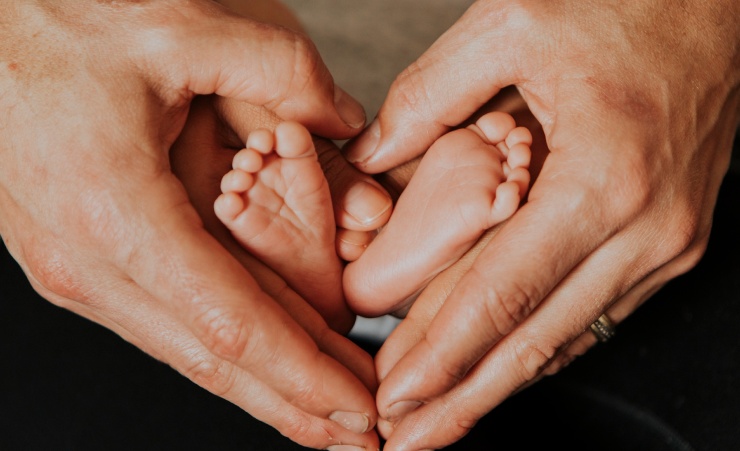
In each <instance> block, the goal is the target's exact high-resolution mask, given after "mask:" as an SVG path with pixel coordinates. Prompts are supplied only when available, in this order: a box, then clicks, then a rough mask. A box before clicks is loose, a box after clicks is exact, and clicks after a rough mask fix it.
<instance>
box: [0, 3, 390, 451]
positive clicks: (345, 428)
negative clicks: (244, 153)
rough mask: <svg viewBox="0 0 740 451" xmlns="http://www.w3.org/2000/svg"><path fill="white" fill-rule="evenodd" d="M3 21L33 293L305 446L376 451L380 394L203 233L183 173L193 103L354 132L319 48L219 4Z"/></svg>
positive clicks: (18, 242)
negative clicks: (174, 149)
mask: <svg viewBox="0 0 740 451" xmlns="http://www.w3.org/2000/svg"><path fill="white" fill-rule="evenodd" d="M1 9H2V14H0V42H2V44H1V45H0V108H1V109H2V110H3V111H4V112H5V115H4V117H3V119H2V121H0V136H1V137H2V144H0V155H1V156H2V160H3V165H2V168H1V169H0V211H2V215H0V234H2V237H3V239H4V241H5V243H6V245H7V247H8V249H9V250H10V251H11V253H12V254H13V256H14V257H15V258H16V259H17V260H18V262H19V263H20V265H21V266H22V268H23V270H24V271H25V273H26V274H27V276H28V277H29V279H30V281H31V283H32V284H33V286H34V287H35V289H37V290H38V291H39V293H41V294H42V295H43V296H44V297H45V298H47V299H49V300H50V301H51V302H53V303H55V304H57V305H60V306H62V307H64V308H67V309H70V310H72V311H74V312H77V313H79V314H80V315H82V316H84V317H86V318H89V319H91V320H93V321H96V322H98V323H100V324H102V325H103V326H106V327H108V328H110V329H112V330H113V331H115V332H116V333H118V334H119V335H121V336H122V337H123V338H125V339H126V340H128V341H130V342H132V343H133V344H135V345H137V346H139V347H140V348H141V349H143V350H144V351H146V352H148V353H149V354H151V355H152V356H154V357H156V358H158V359H160V360H162V361H165V362H167V363H168V364H170V365H171V366H172V367H174V368H175V369H176V370H178V371H179V372H181V373H182V374H184V375H185V376H187V377H188V378H190V379H191V380H193V381H194V382H195V383H197V384H199V385H201V386H203V387H204V388H206V389H208V390H210V391H211V392H213V393H215V394H217V395H219V396H222V397H223V398H225V399H227V400H229V401H231V402H233V403H235V404H236V405H238V406H240V407H242V408H243V409H245V410H246V411H248V412H249V413H251V414H252V415H253V416H255V417H256V418H258V419H260V420H262V421H265V422H266V423H268V424H270V425H272V426H274V427H275V428H277V429H278V430H279V431H280V432H281V433H283V434H284V435H286V436H288V437H289V438H291V439H293V440H294V441H296V442H298V443H300V444H303V445H305V446H310V447H315V448H327V447H330V446H336V445H338V444H339V443H342V444H343V445H342V446H345V445H355V446H357V447H358V448H357V449H377V446H378V444H377V436H376V435H375V433H374V432H369V433H367V432H366V430H368V429H371V428H372V427H373V425H374V423H375V416H376V414H375V413H374V412H375V408H374V403H373V398H372V396H371V394H370V392H369V390H368V388H366V387H365V385H364V384H363V383H362V382H361V380H360V379H359V378H358V377H357V376H355V375H354V374H353V373H352V371H350V370H349V369H347V368H346V367H345V366H344V365H342V364H340V363H339V362H337V360H335V359H334V358H332V357H330V356H329V355H328V354H327V353H325V352H322V350H321V349H320V347H319V346H318V345H317V344H316V342H315V341H314V340H313V339H312V336H311V334H309V333H308V332H306V330H304V328H302V327H301V326H300V325H299V324H298V323H297V322H296V321H295V320H294V319H293V318H292V317H291V315H290V314H288V313H287V312H286V311H285V310H284V309H283V308H282V307H281V306H280V305H279V304H278V303H277V302H276V301H275V300H274V299H273V298H272V297H270V296H269V295H268V294H267V293H266V292H265V291H264V290H263V289H262V288H261V287H260V285H259V284H258V283H257V281H256V280H255V279H254V278H253V277H252V276H251V275H250V274H249V273H248V272H247V271H246V270H245V268H244V267H243V266H242V265H241V264H240V263H239V261H237V260H236V259H235V258H234V257H232V256H231V255H230V254H229V253H228V252H227V250H226V249H224V247H222V246H221V245H220V244H219V243H218V242H217V241H216V240H215V239H214V238H213V237H212V236H211V235H210V234H209V233H208V232H207V231H206V230H205V229H204V227H203V224H202V222H201V220H200V218H199V217H198V214H197V212H196V211H195V209H194V208H193V206H192V205H191V204H190V202H189V200H188V196H187V193H186V191H185V189H184V188H183V186H182V184H181V183H180V182H179V180H178V179H177V178H176V177H175V176H174V175H173V174H172V173H171V171H170V165H169V160H168V150H169V148H170V145H171V144H172V142H173V141H174V139H175V138H176V136H177V135H178V134H179V132H180V129H181V128H182V126H183V124H184V122H185V119H186V116H187V112H188V106H189V103H190V100H191V98H192V97H193V95H195V94H209V93H218V94H220V95H222V96H226V97H234V98H238V99H241V100H245V101H249V102H251V103H253V104H257V105H263V106H265V107H267V108H268V109H270V110H272V111H275V112H276V113H277V114H279V115H280V116H282V117H284V118H289V119H295V120H298V121H300V122H302V123H304V124H306V126H307V127H309V128H310V129H311V130H312V131H313V132H315V133H317V134H321V135H323V136H328V137H332V138H347V137H350V136H352V135H353V134H355V133H356V130H357V127H358V126H360V125H361V124H362V123H363V117H364V116H363V112H362V109H361V108H360V107H359V105H357V104H356V102H354V101H353V100H352V99H351V98H349V97H348V96H347V95H346V94H343V92H342V91H341V90H339V89H335V88H334V86H333V81H332V79H331V76H330V75H329V73H328V71H327V70H326V68H325V66H324V65H323V63H322V62H321V60H320V58H319V56H318V54H317V52H316V50H315V48H314V47H313V46H312V45H311V43H310V42H309V41H308V40H307V39H306V38H305V37H304V36H302V35H299V34H296V33H293V32H290V31H288V30H286V29H281V28H276V27H271V26H268V25H264V24H259V23H256V22H253V21H250V20H246V19H242V18H239V17H237V16H234V15H231V14H229V13H227V12H226V11H225V10H224V9H222V8H221V7H220V6H217V5H216V4H215V3H212V2H209V1H187V2H186V1H177V0H173V1H167V2H159V1H156V2H155V1H150V2H108V3H106V2H97V1H93V0H83V1H80V0H74V1H72V0H60V1H56V2H45V1H42V0H38V1H32V0H10V1H7V2H4V3H3V6H2V7H1ZM348 124H349V125H348ZM326 330H327V328H326V326H325V325H323V326H317V327H315V328H314V329H313V330H312V331H311V333H312V334H314V335H316V334H317V331H318V332H322V331H324V332H325V331H326ZM338 338H339V337H337V336H335V337H328V338H326V341H337V340H338ZM327 347H328V346H324V345H322V348H327ZM339 449H349V448H344V447H342V448H339Z"/></svg>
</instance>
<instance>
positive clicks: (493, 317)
mask: <svg viewBox="0 0 740 451" xmlns="http://www.w3.org/2000/svg"><path fill="white" fill-rule="evenodd" d="M478 279H480V280H479V281H478V283H479V284H480V285H479V286H485V287H486V290H485V291H484V294H483V296H484V299H483V306H484V308H485V314H486V316H487V320H488V321H487V323H488V325H489V326H490V327H491V330H490V331H489V333H493V334H495V337H500V336H503V335H505V334H507V333H509V332H510V331H511V330H512V329H513V328H514V327H515V326H516V325H517V324H519V323H520V322H522V321H523V320H524V319H525V318H526V317H527V316H528V315H529V314H530V312H531V311H532V310H533V309H534V307H535V306H536V304H537V300H538V299H540V297H539V296H538V294H537V293H536V292H534V287H531V286H529V285H528V286H523V285H519V284H517V283H516V282H514V281H509V282H507V283H505V284H503V283H501V284H498V283H497V284H491V283H488V282H486V279H485V277H483V276H482V275H480V274H479V273H478ZM495 337H494V338H495Z"/></svg>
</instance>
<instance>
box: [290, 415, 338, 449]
mask: <svg viewBox="0 0 740 451" xmlns="http://www.w3.org/2000/svg"><path fill="white" fill-rule="evenodd" d="M278 431H280V433H281V434H282V435H284V436H286V437H289V438H290V439H291V440H293V441H294V442H296V443H300V444H303V445H304V446H311V445H314V446H315V445H317V444H318V446H321V444H319V443H318V442H319V441H320V438H319V437H317V435H319V434H317V433H316V430H315V428H314V425H313V423H312V421H311V420H310V419H309V418H307V415H306V416H301V418H298V419H297V421H289V422H286V423H284V424H282V425H281V426H280V427H278ZM324 436H325V437H324V440H323V443H329V441H330V440H331V435H330V434H329V433H328V431H324Z"/></svg>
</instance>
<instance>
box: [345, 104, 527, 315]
mask: <svg viewBox="0 0 740 451" xmlns="http://www.w3.org/2000/svg"><path fill="white" fill-rule="evenodd" d="M531 143H532V135H531V133H530V132H529V131H528V130H527V129H526V128H523V127H516V123H515V122H514V119H513V118H512V117H511V116H510V115H508V114H506V113H501V112H494V113H488V114H486V115H484V116H482V117H481V118H480V119H479V120H478V121H477V122H476V123H475V124H473V125H470V126H469V127H467V128H464V129H460V130H455V131H452V132H450V133H448V134H446V135H444V136H442V137H441V138H440V139H438V140H437V141H436V142H435V143H434V144H433V145H432V147H431V148H430V149H429V150H428V151H427V153H426V154H425V155H424V157H423V158H422V160H421V163H420V164H419V167H418V168H417V169H416V172H415V173H414V175H413V177H412V178H411V181H410V182H409V184H408V186H407V187H406V189H405V190H404V191H403V193H402V194H401V196H400V197H399V199H398V202H397V204H396V207H395V210H394V212H393V214H392V215H391V218H390V220H389V222H388V224H387V225H386V226H385V227H384V228H383V229H382V230H381V231H380V233H379V234H378V236H377V237H376V238H375V240H374V241H373V242H372V243H371V244H370V245H369V246H368V248H367V250H366V251H365V252H364V253H363V254H362V255H361V256H360V257H359V258H358V259H357V260H356V261H354V262H352V263H350V264H348V265H347V267H346V269H345V272H344V287H345V295H346V297H347V301H348V303H349V305H350V307H351V308H352V309H353V310H354V311H355V312H357V313H358V314H360V315H363V316H379V315H382V314H386V313H391V312H396V313H397V312H399V311H400V310H405V309H406V308H407V307H408V306H409V305H410V304H411V303H412V302H413V298H414V297H415V295H416V294H417V293H418V292H419V291H420V290H421V289H422V288H424V286H426V284H427V283H428V282H429V281H430V280H431V279H432V278H434V276H436V275H437V274H439V273H440V272H441V271H443V270H444V269H446V268H447V267H449V266H450V265H451V264H453V263H454V262H456V261H457V260H458V259H459V258H460V257H461V256H462V255H463V254H464V253H465V252H466V251H467V250H468V249H470V248H471V247H472V246H473V245H474V244H475V242H476V241H477V240H478V238H479V237H480V236H481V235H482V234H483V233H484V232H485V231H486V230H487V229H489V228H491V227H493V226H495V225H496V224H498V223H500V222H502V221H504V220H506V219H507V218H509V217H510V216H511V215H512V214H513V213H514V212H515V211H516V209H517V208H518V207H519V203H520V201H521V198H522V197H523V196H524V194H525V193H526V190H527V189H528V186H529V179H530V176H529V171H528V166H529V162H530V157H531V152H530V144H531Z"/></svg>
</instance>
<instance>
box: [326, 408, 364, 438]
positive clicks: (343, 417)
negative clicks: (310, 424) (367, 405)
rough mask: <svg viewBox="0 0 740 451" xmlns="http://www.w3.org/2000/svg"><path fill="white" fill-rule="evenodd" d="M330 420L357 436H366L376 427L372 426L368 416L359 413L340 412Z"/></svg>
mask: <svg viewBox="0 0 740 451" xmlns="http://www.w3.org/2000/svg"><path fill="white" fill-rule="evenodd" d="M329 419H330V420H331V421H333V422H335V423H337V424H338V425H340V426H341V427H343V428H344V429H347V430H348V431H350V432H354V433H356V434H364V433H365V432H367V431H369V430H370V429H372V428H373V427H374V426H375V425H374V424H371V422H370V417H369V416H368V415H366V414H364V413H359V412H343V411H339V410H338V411H336V412H334V413H332V414H331V415H329Z"/></svg>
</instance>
